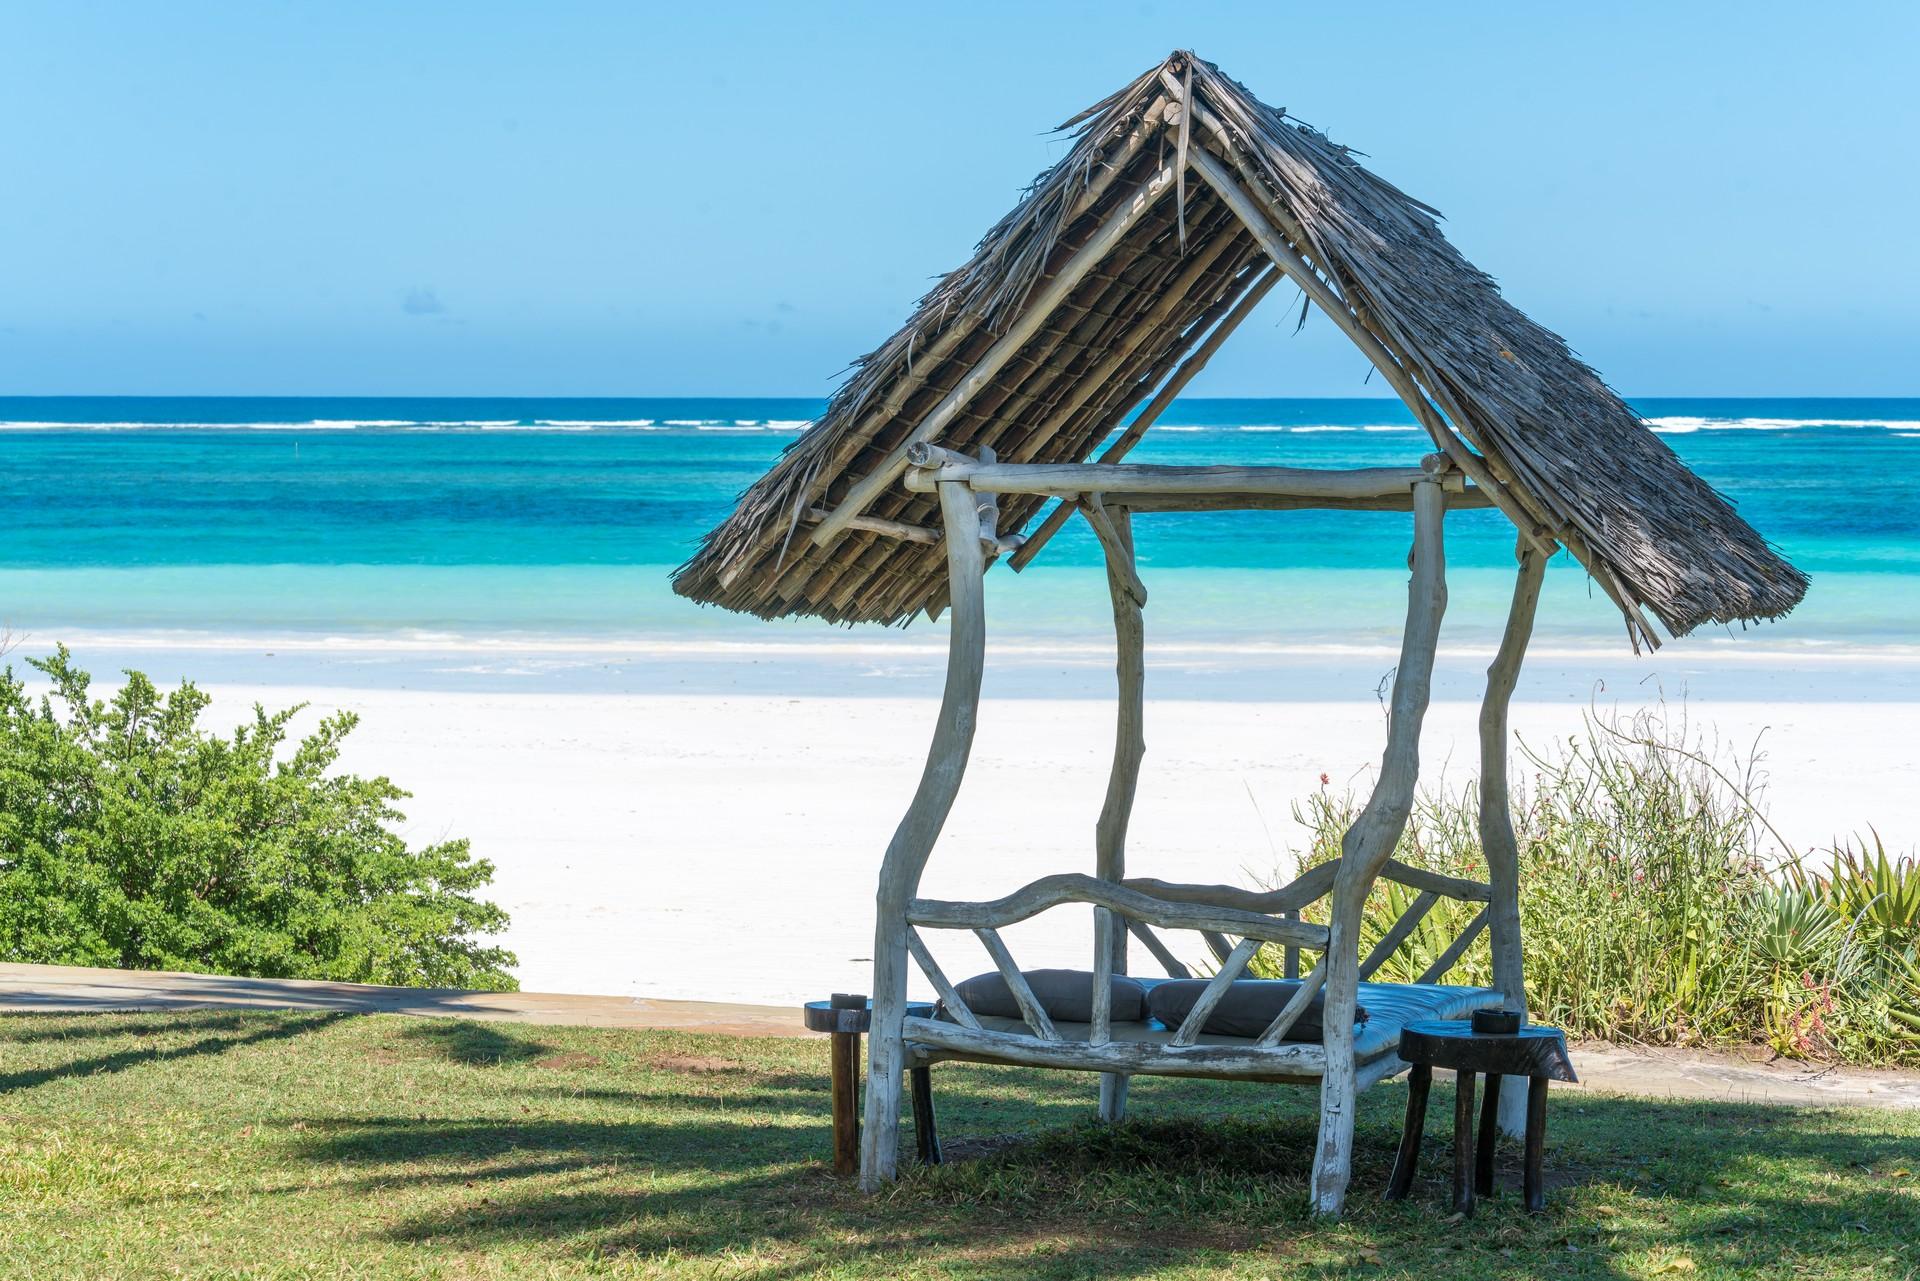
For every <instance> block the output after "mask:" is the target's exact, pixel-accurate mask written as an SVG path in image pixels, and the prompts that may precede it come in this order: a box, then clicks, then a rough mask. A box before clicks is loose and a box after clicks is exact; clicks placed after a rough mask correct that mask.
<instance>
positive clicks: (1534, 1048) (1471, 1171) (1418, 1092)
mask: <svg viewBox="0 0 1920 1281" xmlns="http://www.w3.org/2000/svg"><path fill="white" fill-rule="evenodd" d="M1503 1014H1504V1015H1506V1018H1505V1019H1504V1020H1503V1019H1501V1018H1499V1017H1497V1016H1499V1015H1503ZM1484 1015H1492V1016H1496V1017H1481V1016H1484ZM1518 1021H1519V1016H1518V1015H1514V1014H1511V1013H1509V1012H1507V1011H1499V1010H1494V1011H1486V1010H1483V1011H1480V1012H1479V1014H1478V1015H1476V1017H1475V1019H1474V1020H1473V1023H1469V1022H1467V1021H1465V1020H1463V1019H1447V1020H1437V1021H1433V1022H1422V1023H1409V1024H1407V1026H1406V1028H1405V1029H1404V1030H1403V1031H1402V1032H1401V1033H1400V1058H1401V1060H1402V1061H1403V1062H1406V1063H1411V1064H1413V1071H1412V1072H1411V1073H1410V1074H1409V1075H1408V1077H1407V1123H1406V1128H1405V1129H1404V1130H1403V1131H1402V1132H1401V1135H1400V1153H1399V1155H1398V1156H1396V1157H1395V1158H1394V1162H1393V1179H1392V1181H1391V1182H1390V1183H1388V1185H1387V1200H1389V1201H1398V1200H1400V1199H1401V1198H1402V1197H1405V1196H1406V1195H1407V1193H1408V1192H1409V1191H1410V1190H1411V1189H1412V1187H1413V1174H1414V1168H1415V1165H1416V1164H1417V1163H1418V1161H1419V1159H1420V1139H1421V1136H1422V1134H1423V1132H1424V1131H1425V1129H1426V1124H1427V1091H1428V1090H1429V1089H1431V1088H1432V1086H1433V1069H1435V1068H1437V1067H1443V1068H1451V1069H1453V1071H1454V1073H1455V1077H1454V1103H1453V1208H1454V1209H1455V1210H1456V1211H1458V1212H1460V1213H1462V1214H1472V1213H1473V1201H1474V1196H1475V1194H1476V1193H1477V1194H1479V1195H1480V1196H1489V1195H1491V1194H1492V1192H1493V1145H1494V1139H1495V1137H1496V1136H1497V1135H1498V1133H1499V1112H1500V1078H1501V1077H1503V1076H1524V1077H1526V1078H1527V1135H1526V1166H1525V1170H1526V1173H1525V1181H1524V1182H1525V1190H1526V1198H1527V1209H1528V1210H1529V1211H1533V1212H1536V1213H1537V1212H1538V1211H1540V1210H1542V1209H1545V1208H1546V1204H1547V1190H1546V1185H1545V1183H1544V1182H1543V1180H1542V1177H1541V1175H1542V1171H1541V1166H1542V1163H1543V1160H1544V1154H1545V1150H1546V1141H1547V1082H1549V1081H1573V1080H1577V1079H1578V1078H1577V1077H1575V1076H1574V1074H1573V1064H1572V1063H1571V1062H1570V1061H1569V1060H1568V1058H1567V1038H1566V1037H1565V1036H1564V1035H1563V1034H1562V1033H1561V1031H1560V1029H1559V1028H1554V1027H1539V1026H1528V1027H1522V1028H1514V1027H1513V1025H1514V1024H1515V1023H1517V1022H1518ZM1475 1023H1477V1024H1479V1025H1480V1026H1481V1027H1483V1028H1486V1027H1491V1028H1499V1027H1503V1026H1504V1027H1505V1028H1507V1029H1508V1030H1500V1031H1482V1030H1479V1029H1478V1028H1476V1027H1475V1026H1474V1024H1475ZM1476 1072H1477V1073H1480V1074H1482V1075H1484V1076H1485V1077H1486V1078H1487V1098H1486V1102H1485V1104H1484V1105H1483V1106H1482V1108H1481V1111H1480V1150H1479V1159H1478V1160H1477V1161H1476V1160H1475V1153H1474V1141H1473V1078H1474V1074H1475V1073H1476Z"/></svg>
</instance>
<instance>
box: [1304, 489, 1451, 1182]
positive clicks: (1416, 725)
mask: <svg viewBox="0 0 1920 1281" xmlns="http://www.w3.org/2000/svg"><path fill="white" fill-rule="evenodd" d="M1446 503H1447V499H1446V493H1445V491H1444V490H1443V489H1442V488H1441V487H1440V485H1439V484H1438V483H1437V480H1426V481H1421V482H1419V483H1417V484H1415V485H1414V487H1413V578H1412V581H1411V582H1410V583H1409V585H1408V589H1407V627H1406V632H1405V634H1404V635H1403V636H1402V637H1401V640H1400V666H1399V668H1398V669H1397V670H1396V671H1395V673H1394V678H1393V701H1392V703H1391V704H1390V708H1391V711H1390V718H1389V721H1388V725H1387V750H1386V754H1385V755H1384V756H1383V757H1382V758H1381V762H1380V778H1379V780H1378V782H1376V783H1375V784H1374V788H1373V795H1372V796H1370V797H1368V798H1367V804H1366V808H1365V809H1363V810H1361V811H1360V816H1359V817H1358V818H1357V819H1355V820H1354V822H1353V826H1352V827H1350V828H1348V829H1347V832H1346V835H1345V836H1344V837H1343V838H1342V839H1341V842H1340V870H1339V872H1338V873H1337V874H1336V875H1335V877H1334V883H1333V895H1332V903H1331V919H1330V922H1329V926H1328V936H1327V951H1326V955H1325V957H1324V959H1323V960H1322V961H1321V968H1322V969H1323V970H1324V972H1325V974H1326V1008H1325V1013H1324V1014H1323V1015H1322V1024H1323V1026H1324V1028H1325V1032H1324V1033H1323V1043H1324V1045H1325V1047H1326V1060H1327V1067H1326V1075H1325V1076H1324V1077H1323V1078H1321V1082H1320V1142H1319V1147H1318V1149H1317V1152H1316V1154H1315V1158H1314V1167H1313V1209H1314V1212H1315V1213H1316V1214H1324V1215H1337V1214H1339V1213H1340V1210H1341V1207H1342V1205H1343V1204H1344V1203H1345V1200H1346V1193H1347V1179H1348V1176H1349V1172H1350V1167H1351V1166H1352V1162H1353V1111H1354V1105H1355V1103H1356V1102H1357V1100H1358V1097H1359V1090H1358V1088H1357V1085H1358V1083H1357V1081H1356V1072H1355V1069H1354V1063H1353V1017H1354V1007H1355V1006H1356V1004H1357V1003H1358V996H1359V985H1360V950H1359V943H1360V918H1361V913H1362V912H1363V911H1364V910H1365V905H1366V899H1367V892H1368V891H1369V890H1370V889H1372V887H1373V881H1374V878H1375V877H1376V876H1378V875H1379V874H1380V870H1381V868H1383V867H1384V866H1386V862H1387V860H1388V859H1389V858H1390V857H1391V856H1392V854H1393V851H1394V847H1395V846H1396V845H1398V844H1399V842H1400V834H1401V833H1402V832H1404V831H1405V830H1406V826H1407V816H1408V815H1409V814H1410V813H1411V812H1412V810H1413V797H1414V788H1415V787H1416V786H1417V785H1418V783H1419V781H1420V724H1421V721H1422V720H1423V719H1424V718H1425V716H1426V711H1427V700H1428V696H1429V695H1430V693H1431V690H1432V685H1433V659H1434V652H1435V650H1436V649H1437V647H1438V645H1439V638H1440V619H1441V616H1442V615H1443V614H1445V612H1446V608H1447V581H1446V552H1445V545H1444V532H1445V531H1444V525H1445V517H1446Z"/></svg>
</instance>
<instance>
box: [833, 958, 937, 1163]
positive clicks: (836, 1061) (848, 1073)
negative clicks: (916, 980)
mask: <svg viewBox="0 0 1920 1281" xmlns="http://www.w3.org/2000/svg"><path fill="white" fill-rule="evenodd" d="M800 1013H801V1016H802V1017H803V1018H804V1019H805V1020H806V1024H807V1027H808V1029H809V1030H810V1031H814V1032H827V1033H830V1034H831V1035H832V1037H833V1066H832V1077H831V1080H832V1090H833V1172H834V1173H835V1174H839V1175H850V1174H853V1173H856V1172H857V1171H858V1170H859V1169H860V1035H861V1033H863V1032H865V1031H866V1030H867V1029H868V1028H869V1027H870V1026H872V1024H873V1002H871V1001H869V1000H868V999H867V998H866V997H865V996H854V995H850V994H848V993H845V992H836V993H834V994H833V996H832V997H831V998H830V999H828V1000H825V1001H808V1002H807V1003H806V1004H805V1005H804V1006H802V1007H801V1009H800ZM907 1016H908V1017H909V1018H921V1019H930V1018H932V1017H933V1006H932V1005H931V1004H929V1003H926V1002H915V1001H909V1002H908V1003H907ZM907 1079H908V1080H909V1081H910V1082H911V1083H912V1086H913V1135H914V1140H915V1143H916V1144H917V1145H918V1148H919V1154H920V1161H921V1163H922V1164H924V1165H938V1164H940V1134H939V1131H938V1129H937V1128H936V1127H935V1125H934V1119H933V1073H932V1071H931V1069H928V1068H924V1067H917V1068H910V1069H908V1072H907Z"/></svg>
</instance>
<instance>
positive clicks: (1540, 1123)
mask: <svg viewBox="0 0 1920 1281" xmlns="http://www.w3.org/2000/svg"><path fill="white" fill-rule="evenodd" d="M1546 1153H1547V1078H1546V1077H1544V1076H1535V1077H1529V1078H1527V1157H1526V1175H1525V1187H1526V1194H1527V1212H1528V1213H1530V1214H1538V1213H1539V1212H1540V1211H1542V1210H1544V1209H1546V1208H1547V1181H1546V1177H1545V1176H1546V1170H1545V1166H1546Z"/></svg>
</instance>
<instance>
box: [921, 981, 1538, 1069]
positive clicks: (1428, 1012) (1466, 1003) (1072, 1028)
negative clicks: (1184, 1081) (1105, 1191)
mask: <svg viewBox="0 0 1920 1281" xmlns="http://www.w3.org/2000/svg"><path fill="white" fill-rule="evenodd" d="M1177 981H1178V980H1175V979H1159V980H1156V979H1147V980H1146V981H1145V986H1146V987H1148V988H1149V989H1152V988H1156V987H1162V986H1164V985H1165V984H1167V983H1170V982H1177ZM1360 1000H1361V1002H1362V1003H1363V1004H1364V1005H1365V1006H1366V1007H1367V1010H1368V1013H1369V1014H1370V1016H1371V1017H1369V1018H1368V1019H1367V1021H1366V1022H1365V1023H1362V1024H1360V1025H1358V1026H1357V1027H1355V1028H1354V1030H1353V1061H1354V1062H1355V1063H1357V1064H1365V1063H1371V1062H1372V1061H1373V1060H1375V1059H1377V1058H1379V1057H1381V1056H1382V1055H1391V1054H1393V1053H1394V1051H1396V1050H1398V1049H1399V1048H1400V1029H1401V1028H1402V1027H1404V1026H1406V1025H1407V1024H1408V1023H1413V1022H1417V1021H1419V1020H1421V1019H1464V1018H1466V1017H1467V1016H1468V1015H1470V1014H1472V1013H1473V1012H1474V1011H1475V1010H1482V1009H1492V1008H1495V1007H1497V1006H1500V1005H1504V1004H1505V1003H1506V998H1505V997H1503V996H1502V995H1501V994H1500V993H1499V992H1498V991H1497V990H1495V989H1493V988H1488V987H1454V986H1451V985H1444V984H1438V983H1362V984H1361V985H1360ZM941 1017H946V1018H949V1021H951V1019H950V1016H947V1015H944V1014H943V1015H942V1016H941ZM1054 1022H1055V1030H1056V1031H1057V1032H1058V1033H1059V1034H1060V1037H1061V1039H1062V1040H1066V1041H1084V1040H1086V1039H1088V1036H1089V1034H1090V1033H1091V1030H1092V1029H1091V1028H1090V1026H1089V1025H1088V1024H1087V1023H1084V1022H1080V1021H1078V1020H1064V1019H1056V1020H1055V1021H1054ZM980 1025H981V1026H982V1027H983V1028H985V1029H986V1030H988V1031H990V1032H1004V1033H1007V1034H1008V1035H1012V1036H1030V1035H1032V1033H1031V1032H1030V1031H1029V1029H1028V1028H1027V1025H1026V1024H1025V1023H1024V1022H1022V1021H1021V1019H1020V1017H1019V1014H1018V1012H1017V1011H1016V1013H1014V1014H1012V1015H1004V1016H999V1015H991V1014H983V1015H981V1016H980ZM1176 1026H1177V1025H1176ZM1260 1030H1261V1031H1263V1032H1264V1031H1265V1030H1266V1028H1265V1026H1264V1025H1263V1026H1262V1027H1261V1029H1260ZM1111 1035H1112V1037H1113V1039H1114V1040H1116V1041H1141V1042H1146V1043H1148V1044H1162V1045H1163V1044H1165V1043H1166V1042H1168V1041H1170V1040H1172V1039H1173V1031H1172V1029H1170V1028H1167V1027H1165V1026H1163V1025H1161V1024H1160V1023H1159V1022H1157V1021H1146V1020H1142V1021H1141V1022H1138V1023H1128V1022H1122V1021H1120V1020H1117V1019H1116V1020H1115V1021H1114V1024H1113V1027H1112V1032H1111ZM1200 1043H1201V1044H1202V1045H1251V1044H1253V1038H1252V1037H1244V1036H1226V1035H1222V1034H1219V1033H1213V1032H1203V1033H1201V1035H1200Z"/></svg>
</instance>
